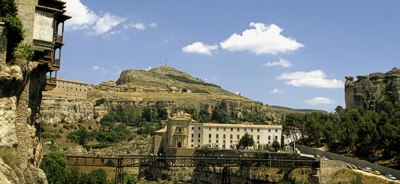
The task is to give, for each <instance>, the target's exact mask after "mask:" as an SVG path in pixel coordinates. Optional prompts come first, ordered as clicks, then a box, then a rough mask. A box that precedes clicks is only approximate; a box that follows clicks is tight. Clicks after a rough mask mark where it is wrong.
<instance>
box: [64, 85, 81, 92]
mask: <svg viewBox="0 0 400 184" xmlns="http://www.w3.org/2000/svg"><path fill="white" fill-rule="evenodd" d="M57 88H63V89H64V86H59V85H57ZM65 88H66V89H72V90H73V87H65ZM75 91H78V88H75ZM79 91H82V89H79ZM83 91H84V92H86V89H83Z"/></svg>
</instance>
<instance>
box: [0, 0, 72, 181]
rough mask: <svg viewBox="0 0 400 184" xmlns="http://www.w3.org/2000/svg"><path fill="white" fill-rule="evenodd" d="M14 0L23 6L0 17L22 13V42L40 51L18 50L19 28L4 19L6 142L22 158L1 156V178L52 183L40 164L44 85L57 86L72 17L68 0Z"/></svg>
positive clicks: (0, 125)
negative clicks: (65, 26) (10, 159)
mask: <svg viewBox="0 0 400 184" xmlns="http://www.w3.org/2000/svg"><path fill="white" fill-rule="evenodd" d="M0 2H1V3H4V2H6V1H4V0H3V1H0ZM8 2H10V1H8ZM12 2H15V5H16V6H15V7H16V9H17V11H16V12H14V11H13V10H14V8H10V9H9V10H8V11H10V12H7V11H5V12H3V10H1V11H0V17H1V16H6V14H7V15H10V16H13V15H14V13H17V17H16V18H19V19H20V20H21V23H22V25H23V34H24V37H23V40H22V43H24V44H25V46H26V45H31V46H32V47H33V49H34V57H33V58H32V60H31V58H27V57H26V56H24V53H23V52H21V51H17V52H14V54H13V52H12V51H13V50H15V49H14V46H15V45H16V44H19V41H20V40H19V39H17V40H15V39H12V38H14V36H15V35H13V34H19V33H18V32H19V31H18V30H15V29H9V30H7V28H9V27H8V26H9V25H8V24H4V23H1V22H0V114H1V115H0V130H1V134H0V147H1V148H2V150H9V153H8V154H7V155H9V156H10V157H15V158H17V159H18V160H15V159H14V161H13V163H11V164H10V163H8V162H5V161H4V160H3V159H2V158H0V183H18V184H28V183H29V184H31V183H47V181H46V176H45V174H44V172H43V171H42V170H41V169H40V168H39V166H40V163H41V159H42V158H43V148H42V140H41V139H40V136H39V133H40V131H39V128H40V121H39V112H40V108H41V101H42V91H43V90H50V89H51V88H54V87H55V80H54V79H55V75H56V72H57V70H59V69H60V57H61V47H62V45H63V22H64V21H65V20H67V19H69V18H70V17H69V16H67V15H65V2H63V1H61V0H14V1H12ZM2 5H3V4H2ZM3 7H4V6H2V7H1V8H2V9H3ZM24 48H27V47H24ZM24 64H26V65H24ZM46 74H47V75H48V76H49V77H48V78H46ZM15 163H18V164H15Z"/></svg>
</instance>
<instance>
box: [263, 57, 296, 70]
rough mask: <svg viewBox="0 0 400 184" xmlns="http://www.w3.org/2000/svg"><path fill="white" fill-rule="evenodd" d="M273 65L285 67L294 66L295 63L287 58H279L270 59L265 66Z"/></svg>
mask: <svg viewBox="0 0 400 184" xmlns="http://www.w3.org/2000/svg"><path fill="white" fill-rule="evenodd" d="M271 66H282V67H285V68H289V67H291V66H293V64H292V63H291V62H290V61H288V60H285V59H282V58H279V61H270V62H268V63H265V64H264V67H271Z"/></svg>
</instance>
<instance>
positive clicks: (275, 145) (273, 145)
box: [272, 140, 281, 151]
mask: <svg viewBox="0 0 400 184" xmlns="http://www.w3.org/2000/svg"><path fill="white" fill-rule="evenodd" d="M280 147H281V145H280V144H279V142H278V141H277V140H274V142H272V148H274V150H275V151H278V150H279V148H280Z"/></svg>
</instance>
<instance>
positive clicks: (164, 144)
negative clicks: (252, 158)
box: [153, 113, 282, 153]
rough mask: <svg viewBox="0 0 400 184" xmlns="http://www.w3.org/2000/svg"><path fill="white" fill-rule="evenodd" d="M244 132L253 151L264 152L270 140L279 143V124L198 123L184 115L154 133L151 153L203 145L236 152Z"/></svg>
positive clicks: (177, 116) (280, 133)
mask: <svg viewBox="0 0 400 184" xmlns="http://www.w3.org/2000/svg"><path fill="white" fill-rule="evenodd" d="M246 133H248V134H249V135H250V136H251V137H252V138H253V140H254V147H253V148H254V149H265V148H267V147H268V146H271V145H272V143H273V142H274V140H277V141H278V142H279V143H281V137H282V125H252V124H217V123H198V122H196V121H194V120H192V119H191V117H190V115H188V114H182V113H181V114H177V115H175V116H174V117H172V118H170V119H169V120H168V122H167V124H166V126H165V127H164V128H163V129H160V130H158V131H156V132H155V137H154V142H153V151H154V152H155V153H157V152H169V151H170V150H172V149H196V148H200V147H202V146H204V145H208V146H209V147H211V148H217V149H237V148H238V144H239V141H240V139H241V138H242V137H243V136H244V135H245V134H246Z"/></svg>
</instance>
